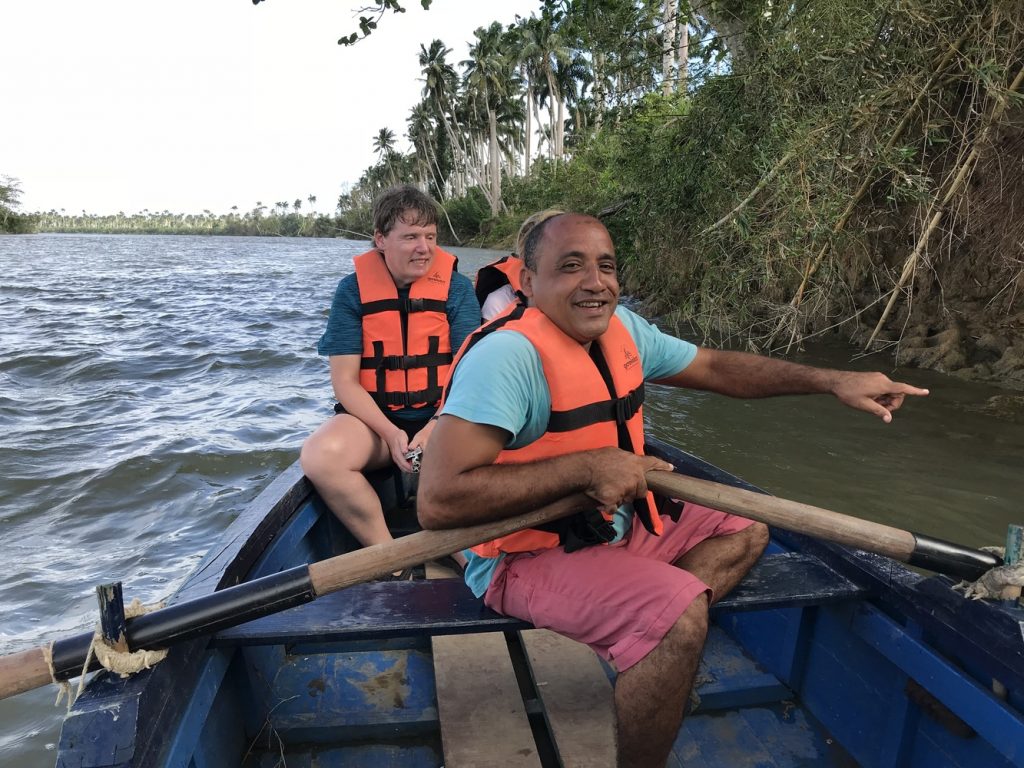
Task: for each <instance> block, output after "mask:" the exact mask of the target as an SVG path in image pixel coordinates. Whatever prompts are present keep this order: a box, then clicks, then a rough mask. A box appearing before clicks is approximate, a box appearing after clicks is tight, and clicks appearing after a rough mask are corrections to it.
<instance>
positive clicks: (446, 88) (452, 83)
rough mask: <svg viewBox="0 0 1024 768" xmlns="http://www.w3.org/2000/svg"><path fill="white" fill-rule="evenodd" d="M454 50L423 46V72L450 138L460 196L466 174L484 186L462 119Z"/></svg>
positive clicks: (426, 95) (433, 44)
mask: <svg viewBox="0 0 1024 768" xmlns="http://www.w3.org/2000/svg"><path fill="white" fill-rule="evenodd" d="M449 53H451V48H447V47H445V44H444V43H443V42H441V41H440V40H433V41H432V42H431V43H430V47H429V48H426V47H424V46H423V45H420V55H419V62H420V70H421V71H422V72H423V96H424V98H425V99H428V103H429V104H430V105H431V107H432V109H433V114H434V117H436V119H437V120H438V121H439V122H440V123H441V125H442V126H443V127H444V130H445V135H446V136H447V137H448V141H449V144H450V148H451V152H452V160H453V163H454V166H455V168H454V171H455V173H454V178H455V189H454V193H455V194H456V195H458V194H461V193H462V192H463V175H464V174H465V173H471V174H473V176H474V177H475V181H476V182H477V183H478V184H480V185H481V186H483V184H482V180H481V179H480V178H479V174H477V173H476V169H475V168H474V167H473V166H472V164H471V163H470V162H469V160H470V153H469V148H468V142H467V140H466V138H467V137H466V133H465V132H464V131H463V129H462V126H461V125H460V123H459V119H458V111H459V110H458V109H457V107H456V104H455V101H456V99H457V97H458V88H459V76H458V74H456V72H455V69H454V67H452V65H451V64H449V63H448V61H447V58H446V57H447V56H448V54H449Z"/></svg>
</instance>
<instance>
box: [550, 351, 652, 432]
mask: <svg viewBox="0 0 1024 768" xmlns="http://www.w3.org/2000/svg"><path fill="white" fill-rule="evenodd" d="M593 346H594V345H591V349H593ZM598 370H600V367H598ZM602 375H603V374H602ZM613 394H614V392H613ZM643 404H644V384H643V382H640V386H639V387H637V388H636V389H634V390H633V391H632V392H630V393H629V394H626V395H623V396H622V397H616V398H613V399H611V400H602V401H601V402H599V403H591V404H590V405H581V406H580V407H579V408H572V409H570V410H568V411H552V412H551V418H549V419H548V432H572V431H573V430H574V429H583V428H584V427H589V426H590V425H591V424H600V423H601V422H605V421H614V422H615V423H616V424H617V425H619V426H622V425H624V424H625V423H626V422H627V421H629V420H630V419H631V418H633V416H635V415H636V413H637V411H639V410H640V406H641V405H643Z"/></svg>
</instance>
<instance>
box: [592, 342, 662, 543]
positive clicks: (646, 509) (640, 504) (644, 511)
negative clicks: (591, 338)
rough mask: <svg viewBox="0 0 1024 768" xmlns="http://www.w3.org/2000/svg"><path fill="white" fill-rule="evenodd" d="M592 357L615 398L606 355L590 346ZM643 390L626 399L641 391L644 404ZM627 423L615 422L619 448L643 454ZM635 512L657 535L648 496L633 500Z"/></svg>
mask: <svg viewBox="0 0 1024 768" xmlns="http://www.w3.org/2000/svg"><path fill="white" fill-rule="evenodd" d="M590 357H591V359H592V360H593V361H594V365H596V366H597V370H598V371H600V373H601V378H602V379H604V384H605V386H606V387H608V394H610V395H611V396H612V397H613V398H614V397H615V384H614V382H613V380H612V372H611V370H609V368H608V362H607V361H606V360H605V359H604V354H602V352H601V349H600V347H599V346H598V345H597V344H591V345H590ZM642 389H643V384H641V385H640V386H639V387H637V389H635V390H633V392H630V393H629V395H626V398H629V397H631V396H632V395H633V394H634V393H635V392H636V391H637V390H641V396H640V402H643V394H642ZM619 399H621V398H619ZM639 408H640V406H639V405H637V408H636V410H634V411H633V413H632V414H630V416H632V415H634V414H635V413H636V411H637V410H639ZM626 421H627V420H626V419H622V420H620V419H616V420H615V426H616V428H617V431H618V437H619V448H621V449H622V450H624V451H629V452H630V453H641V452H642V451H636V450H634V448H635V446H634V445H633V438H631V437H630V436H629V429H627V427H626ZM640 448H641V449H642V448H643V446H640ZM633 512H634V513H636V516H637V517H639V518H640V522H641V523H643V526H644V528H646V529H647V532H648V533H650V534H652V535H657V534H655V533H654V515H655V514H656V512H655V511H654V510H652V509H651V505H650V504H648V503H647V497H646V496H644V497H641V498H639V499H634V500H633Z"/></svg>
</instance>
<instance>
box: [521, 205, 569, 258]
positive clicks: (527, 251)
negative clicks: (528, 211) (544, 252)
mask: <svg viewBox="0 0 1024 768" xmlns="http://www.w3.org/2000/svg"><path fill="white" fill-rule="evenodd" d="M566 215H568V214H565V213H559V214H557V215H556V216H551V217H549V218H546V219H544V220H543V221H542V222H540V223H539V224H537V226H535V227H534V228H533V229H531V230H530V232H529V234H527V236H526V239H525V240H524V241H523V252H522V253H521V254H520V256H521V257H522V259H523V263H524V264H525V265H526V268H527V269H528V270H530V271H531V272H536V271H537V246H539V245H540V241H541V240H542V239H543V238H544V232H545V231H546V230H547V228H548V224H550V223H551V222H552V221H557V220H558V219H560V218H562V217H563V216H566Z"/></svg>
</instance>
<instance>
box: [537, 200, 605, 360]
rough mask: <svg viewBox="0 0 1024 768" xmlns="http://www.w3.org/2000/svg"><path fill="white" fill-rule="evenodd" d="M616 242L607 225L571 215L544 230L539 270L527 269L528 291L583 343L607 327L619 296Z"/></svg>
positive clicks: (561, 325) (551, 318) (542, 307)
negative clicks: (614, 244)
mask: <svg viewBox="0 0 1024 768" xmlns="http://www.w3.org/2000/svg"><path fill="white" fill-rule="evenodd" d="M616 267H617V263H616V261H615V247H614V246H613V245H612V239H611V237H610V236H609V234H608V230H607V229H605V228H604V225H603V224H601V222H599V221H597V219H592V218H590V217H589V216H577V215H567V216H560V217H559V218H558V219H555V220H554V221H552V222H551V223H550V224H548V226H547V228H546V229H545V230H544V234H543V236H542V238H541V241H540V243H538V245H537V252H536V271H533V270H530V269H524V270H523V273H522V277H523V293H525V294H526V295H527V296H528V297H529V298H530V305H531V306H533V307H536V308H537V309H539V310H540V311H541V312H543V313H544V314H545V315H547V316H548V318H549V319H550V320H551V321H552V322H553V323H554V324H555V325H557V326H558V327H559V328H560V329H561V330H562V332H563V333H565V334H566V335H568V336H570V337H572V338H574V339H576V341H578V342H580V343H581V344H589V343H590V342H592V341H593V340H594V339H596V338H598V337H599V336H600V335H601V334H603V333H604V332H605V331H606V330H607V329H608V323H609V322H610V321H611V318H612V314H613V313H614V312H615V307H616V305H617V304H618V301H619V278H618V275H617V274H616Z"/></svg>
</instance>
